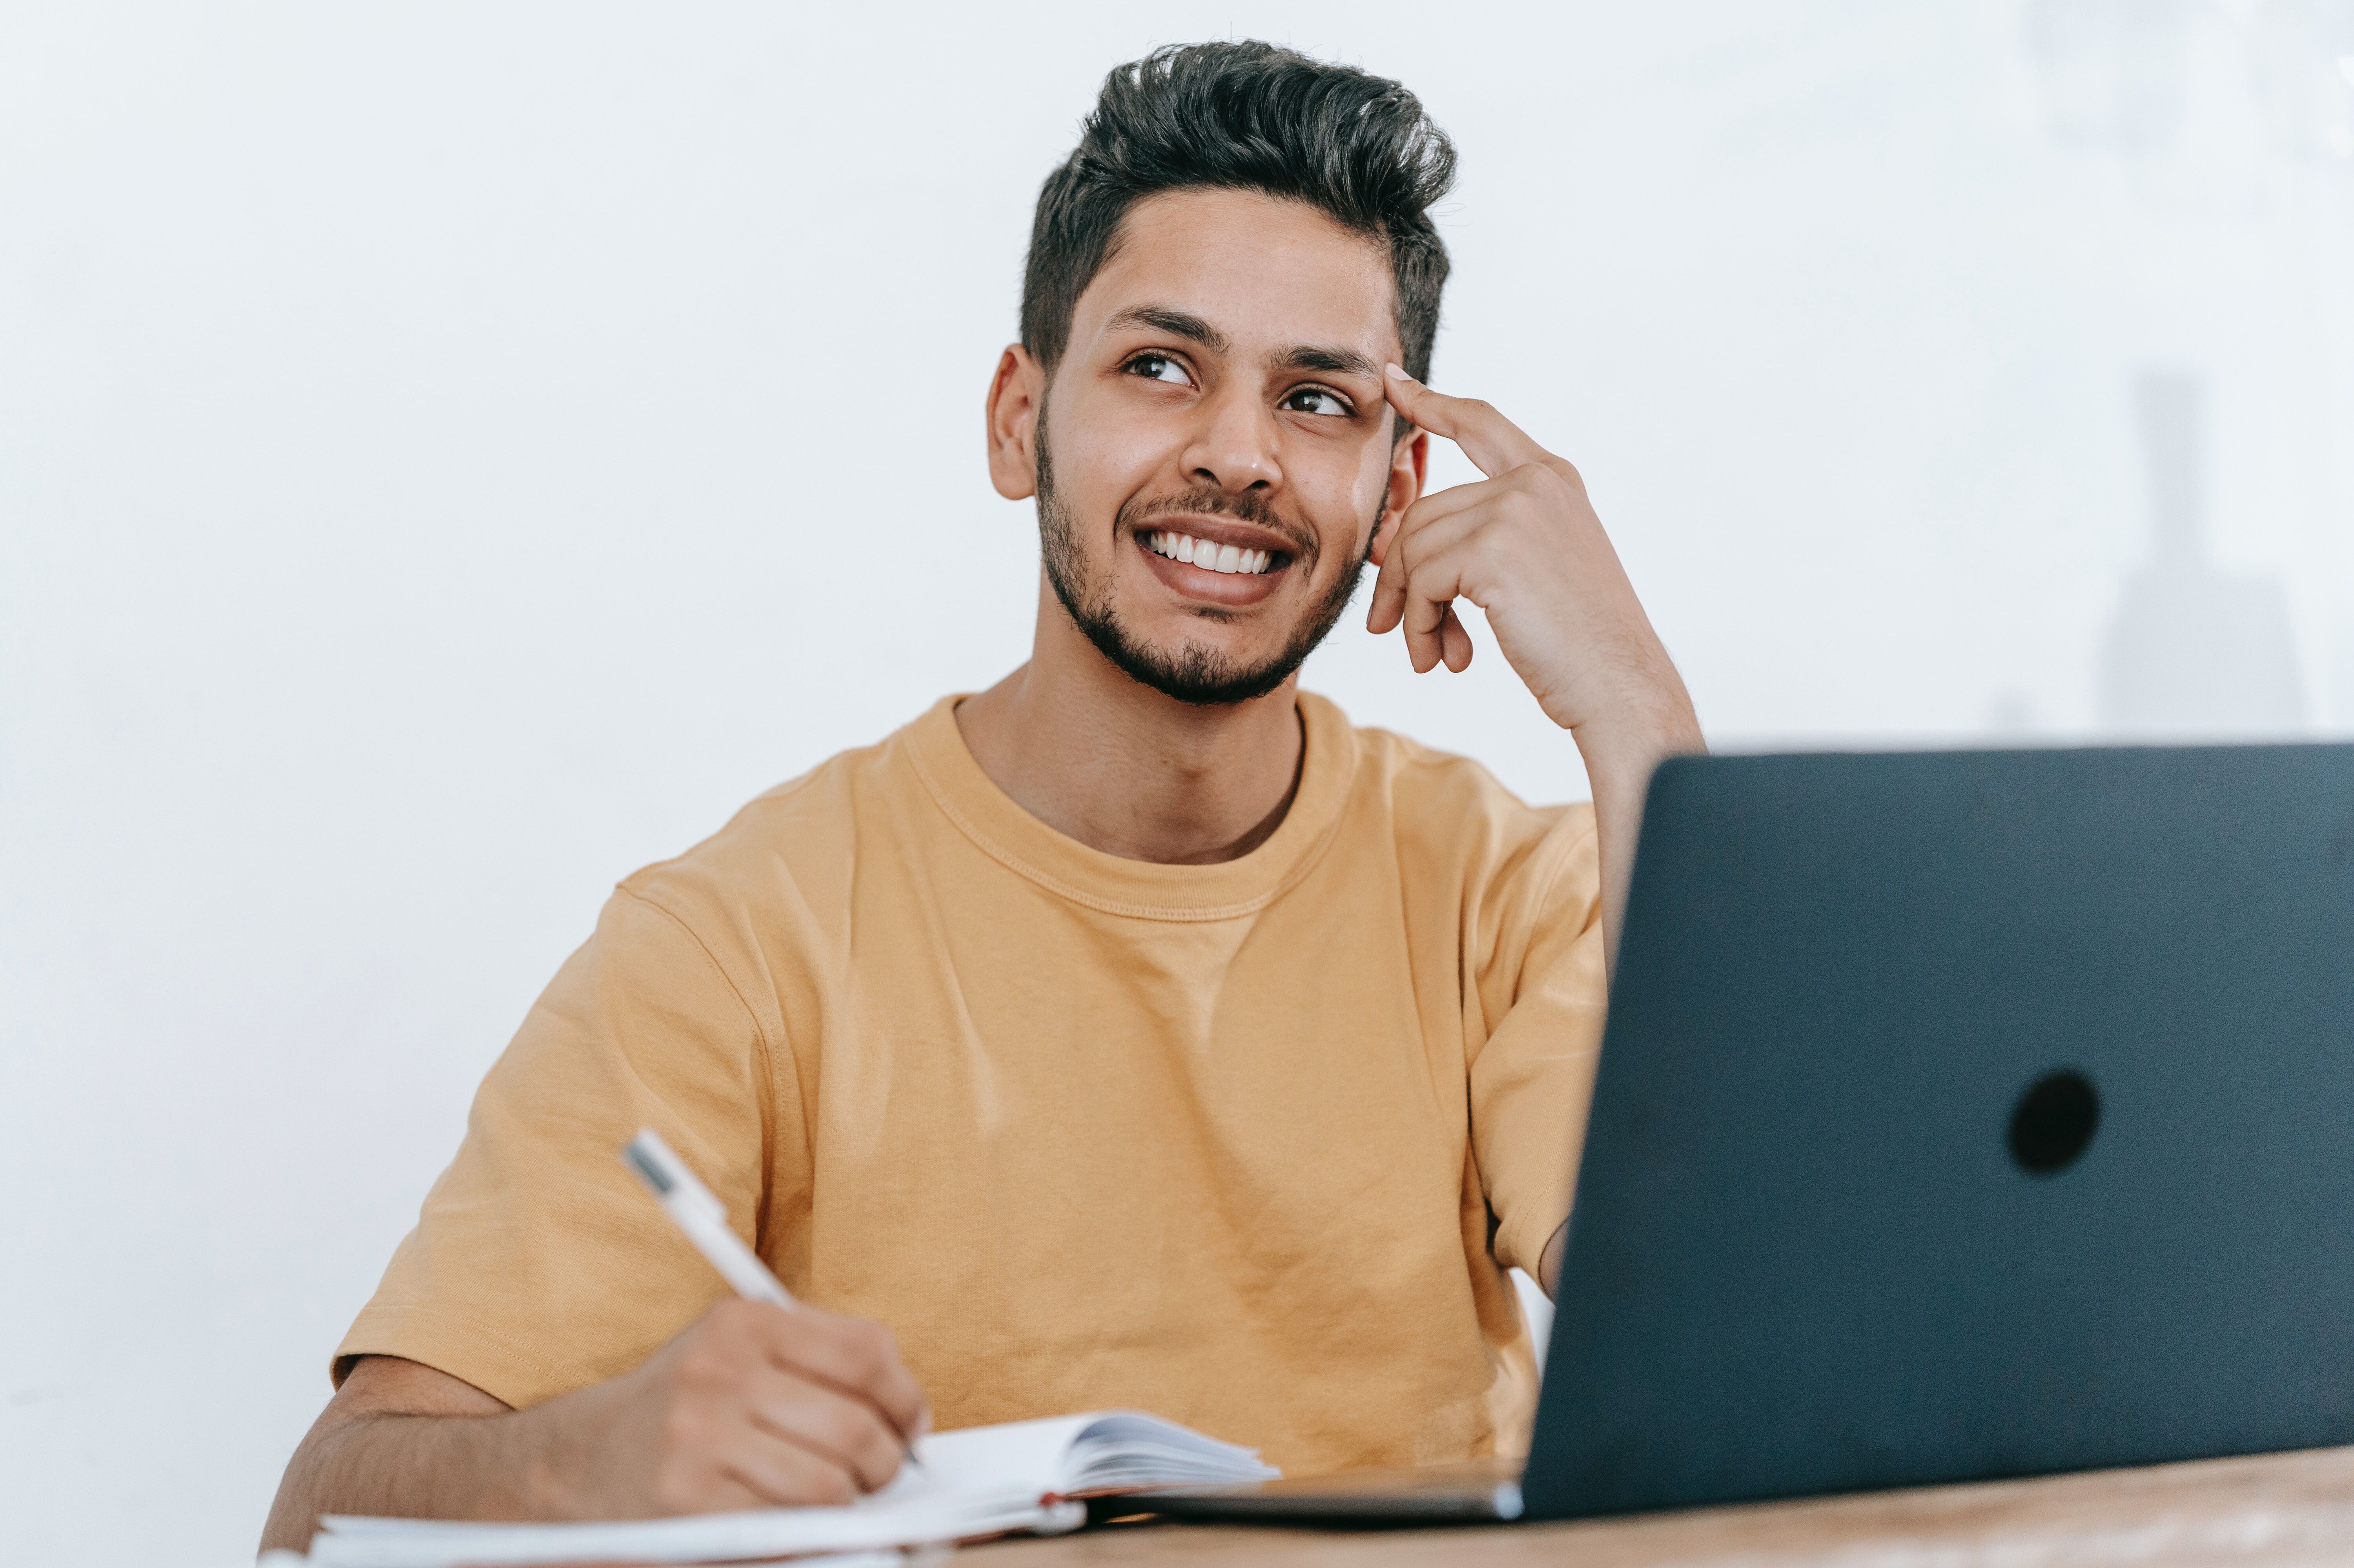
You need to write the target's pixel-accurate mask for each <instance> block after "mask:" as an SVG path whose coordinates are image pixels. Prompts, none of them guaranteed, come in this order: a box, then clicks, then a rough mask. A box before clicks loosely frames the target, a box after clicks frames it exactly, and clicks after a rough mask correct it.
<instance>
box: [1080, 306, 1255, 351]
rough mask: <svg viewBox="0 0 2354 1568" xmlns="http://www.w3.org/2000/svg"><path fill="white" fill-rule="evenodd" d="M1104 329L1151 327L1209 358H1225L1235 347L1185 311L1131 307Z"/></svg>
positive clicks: (1213, 329)
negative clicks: (1191, 345) (1207, 353)
mask: <svg viewBox="0 0 2354 1568" xmlns="http://www.w3.org/2000/svg"><path fill="white" fill-rule="evenodd" d="M1104 326H1105V328H1106V330H1108V331H1116V330H1118V329H1119V328H1120V327H1150V328H1151V329H1152V330H1153V331H1154V332H1165V333H1167V334H1170V335H1171V336H1172V337H1182V338H1183V339H1185V340H1186V341H1187V342H1189V343H1198V344H1201V345H1202V346H1203V347H1204V348H1206V349H1208V350H1209V351H1210V352H1211V353H1212V354H1225V353H1226V352H1227V351H1228V350H1230V349H1231V348H1232V347H1233V346H1234V345H1233V344H1230V343H1228V342H1227V341H1226V334H1225V333H1222V332H1220V331H1219V330H1218V329H1217V328H1215V327H1214V326H1212V325H1211V324H1210V323H1207V322H1205V321H1204V320H1203V319H1202V318H1201V317H1199V316H1197V315H1194V314H1193V313H1190V312H1187V311H1172V310H1171V309H1169V308H1168V307H1167V306H1165V305H1134V306H1131V307H1129V309H1127V310H1124V311H1122V312H1120V313H1119V314H1118V315H1116V316H1114V317H1112V318H1111V320H1109V321H1108V322H1106V323H1104Z"/></svg>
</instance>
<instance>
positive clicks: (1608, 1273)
mask: <svg viewBox="0 0 2354 1568" xmlns="http://www.w3.org/2000/svg"><path fill="white" fill-rule="evenodd" d="M2339 1443H2354V747H2347V746H2284V747H2187V748H2165V749H2159V748H2149V749H2140V748H2135V749H2114V750H2080V751H2056V750H2055V751H2023V752H1948V753H1935V754H1912V755H1861V756H1809V757H1757V758H1691V759H1685V760H1679V761H1674V762H1670V763H1669V764H1667V765H1666V766H1665V767H1664V768H1661V769H1660V770H1659V775H1658V777H1657V778H1656V779H1654V781H1653V783H1652V787H1651V794H1650V803H1649V814H1648V815H1647V816H1646V818H1645V821H1644V827H1643V837H1642V844H1641V849H1640V853H1638V856H1637V863H1636V872H1635V885H1634V892H1633V895H1632V900H1631V903H1630V905H1629V908H1628V921H1627V930H1626V938H1625V942H1624V951H1623V952H1622V954H1621V956H1620V960H1619V965H1618V971H1617V977H1616V979H1615V981H1614V984H1613V987H1612V993H1611V1005H1610V1021H1609V1025H1608V1030H1607V1033H1606V1039H1605V1044H1604V1048H1603V1053H1602V1063H1601V1070H1600V1078H1599V1081H1598V1083H1597V1085H1596V1094H1595V1101H1594V1112H1593V1122H1592V1126H1591V1128H1590V1130H1589V1132H1588V1135H1587V1138H1586V1140H1585V1157H1584V1160H1583V1162H1582V1165H1581V1167H1580V1170H1579V1172H1578V1180H1577V1200H1576V1205H1575V1212H1574V1214H1573V1217H1572V1220H1571V1224H1570V1234H1569V1242H1568V1249H1567V1253H1566V1255H1565V1258H1564V1264H1563V1267H1562V1285H1561V1298H1560V1303H1559V1308H1558V1310H1557V1312H1556V1315H1555V1317H1554V1321H1553V1340H1552V1346H1551V1350H1550V1352H1549V1357H1548V1361H1547V1366H1546V1372H1545V1380H1544V1391H1543V1396H1542V1399H1541V1402H1540V1406H1539V1411H1538V1415H1537V1425H1536V1433H1535V1441H1534V1444H1533V1446H1532V1450H1531V1453H1530V1456H1529V1459H1528V1463H1527V1465H1526V1467H1525V1468H1524V1470H1522V1471H1520V1472H1519V1473H1518V1474H1517V1475H1515V1474H1514V1473H1513V1471H1512V1468H1511V1467H1495V1466H1490V1467H1472V1468H1469V1469H1466V1470H1460V1471H1455V1472H1428V1473H1422V1474H1418V1475H1417V1474H1411V1473H1393V1474H1390V1475H1386V1476H1384V1475H1378V1474H1373V1473H1366V1474H1363V1475H1359V1476H1356V1477H1348V1478H1326V1479H1321V1480H1318V1479H1309V1480H1301V1481H1285V1482H1278V1483H1274V1484H1271V1485H1269V1486H1267V1487H1265V1488H1262V1489H1245V1490H1238V1491H1229V1492H1223V1493H1220V1494H1217V1495H1206V1494H1199V1493H1197V1494H1193V1495H1191V1496H1187V1497H1166V1498H1160V1499H1153V1501H1152V1503H1151V1506H1152V1507H1153V1508H1154V1509H1156V1510H1159V1511H1162V1512H1166V1513H1170V1514H1172V1515H1178V1516H1193V1517H1216V1518H1225V1519H1241V1518H1255V1519H1262V1520H1276V1519H1284V1518H1294V1519H1300V1520H1349V1519H1355V1520H1365V1521H1373V1520H1417V1519H1419V1520H1441V1519H1457V1520H1459V1519H1465V1518H1511V1517H1527V1518H1532V1519H1548V1518H1571V1517H1576V1516H1581V1515H1590V1514H1606V1513H1618V1512H1631V1511H1636V1510H1651V1509H1668V1508H1682V1507H1690V1506H1694V1505H1699V1504H1707V1503H1723V1502H1731V1501H1736V1500H1743V1499H1760V1498H1774V1497H1788V1496H1797V1495H1805V1494H1812V1493H1825V1492H1839V1491H1855V1490H1863V1489H1876V1488H1886V1487H1898V1486H1909V1485H1917V1484H1926V1483H1932V1482H1945V1481H1962V1480H1972V1479H1981V1478H1994V1477H2002V1476H2018V1475H2028V1474H2035V1473H2040V1472H2044V1471H2053V1470H2073V1469H2091V1468H2100V1467H2112V1466H2121V1465H2139V1464H2148V1463H2154V1462H2158V1461H2162V1460H2169V1459H2183V1458H2191V1457H2204V1456H2211V1455H2220V1454H2237V1453H2251V1452H2260V1451H2265V1450H2272V1449H2284V1448H2299V1447H2310V1446H2322V1445H2327V1444H2339Z"/></svg>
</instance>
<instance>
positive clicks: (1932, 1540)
mask: <svg viewBox="0 0 2354 1568" xmlns="http://www.w3.org/2000/svg"><path fill="white" fill-rule="evenodd" d="M959 1559H960V1560H961V1561H963V1562H964V1563H967V1564H968V1565H969V1568H1114V1565H1117V1568H1157V1565H1161V1564H1169V1565H1182V1564H1189V1563H1217V1564H1219V1565H1220V1568H1230V1565H1240V1564H1246V1563H1247V1564H1257V1563H1266V1564H1269V1565H1272V1568H1405V1564H1409V1563H1412V1564H1423V1563H1438V1564H1444V1565H1445V1568H1532V1565H1534V1564H1538V1563H1561V1564H1566V1565H1573V1568H1670V1565H1674V1568H1702V1565H1705V1568H1787V1565H1791V1564H1797V1563H1819V1564H1825V1565H1827V1568H2093V1565H2099V1568H2111V1565H2114V1568H2222V1565H2225V1564H2228V1565H2230V1568H2252V1565H2253V1564H2258V1563H2261V1564H2264V1565H2265V1568H2321V1565H2322V1564H2324V1563H2327V1564H2329V1565H2331V1568H2349V1564H2354V1448H2323V1449H2316V1450H2313V1451H2310V1452H2306V1453H2301V1454H2274V1455H2266V1456H2263V1457H2257V1458H2249V1459H2205V1460H2200V1461H2199V1462H2197V1463H2194V1464H2187V1465H2161V1466H2158V1467H2153V1468H2150V1469H2146V1470H2108V1471H2102V1472H2099V1473H2096V1474H2091V1475H2074V1476H2043V1477H2039V1478H2035V1479H2033V1480H2024V1481H1990V1482H1984V1483H1980V1484H1978V1485H1973V1486H1963V1487H1937V1488H1931V1489H1924V1490H1919V1491H1906V1492H1880V1493H1874V1494H1870V1495H1866V1496H1861V1497H1845V1498H1829V1499H1819V1500H1815V1501H1808V1502H1781V1503H1755V1504H1749V1505H1746V1506H1744V1507H1739V1508H1722V1509H1704V1510H1697V1511H1694V1512H1690V1513H1675V1514H1652V1515H1648V1516H1645V1517H1640V1518H1635V1519H1611V1520H1585V1521H1583V1522H1579V1523H1575V1524H1537V1525H1500V1526H1496V1527H1493V1528H1490V1529H1483V1530H1423V1531H1379V1532H1370V1531H1369V1532H1362V1533H1347V1532H1327V1531H1276V1530H1256V1529H1253V1530H1245V1529H1235V1528H1229V1527H1224V1526H1214V1525H1112V1526H1108V1527H1106V1528H1104V1529H1100V1530H1095V1531H1087V1532H1086V1533H1084V1534H1079V1535H1068V1536H1063V1537H1060V1538H1058V1539H1055V1540H1050V1541H1009V1542H998V1543H996V1544H993V1545H989V1546H979V1547H973V1548H971V1549H970V1550H969V1551H967V1552H961V1553H959Z"/></svg>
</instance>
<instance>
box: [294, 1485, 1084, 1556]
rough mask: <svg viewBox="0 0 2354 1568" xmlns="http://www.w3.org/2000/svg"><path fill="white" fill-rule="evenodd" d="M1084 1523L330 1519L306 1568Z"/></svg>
mask: <svg viewBox="0 0 2354 1568" xmlns="http://www.w3.org/2000/svg"><path fill="white" fill-rule="evenodd" d="M1086 1518H1087V1510H1086V1509H1085V1507H1084V1506H1082V1505H1080V1504H1076V1503H1072V1504H1067V1505H1065V1506H1064V1507H1061V1508H1057V1509H1044V1508H1041V1507H1040V1506H1039V1504H1038V1494H1037V1493H1036V1492H1035V1491H1030V1492H1026V1493H1023V1494H1021V1495H1020V1496H1019V1498H1018V1499H1013V1498H1009V1497H1008V1496H1007V1494H1005V1493H1003V1492H999V1493H995V1494H993V1495H976V1496H965V1495H953V1494H942V1495H939V1496H937V1497H934V1498H930V1499H911V1500H909V1501H907V1502H902V1503H892V1504H886V1503H885V1502H883V1501H882V1500H881V1494H877V1495H876V1496H875V1497H874V1498H869V1499H865V1500H864V1501H862V1502H859V1503H856V1504H854V1505H852V1506H850V1507H848V1508H801V1509H760V1510H748V1511H746V1512H741V1513H719V1514H698V1515H694V1516H690V1517H687V1518H683V1519H658V1520H620V1521H616V1522H612V1523H599V1524H471V1523H459V1522H454V1521H450V1520H413V1519H368V1518H356V1517H348V1516H340V1515H338V1516H331V1517H330V1518H328V1519H327V1520H324V1521H323V1522H324V1523H325V1525H326V1529H325V1530H323V1531H321V1532H320V1533H319V1534H318V1535H316V1536H314V1537H313V1538H312V1541H311V1552H310V1562H311V1563H312V1564H313V1568H457V1565H459V1564H465V1565H466V1568H534V1565H537V1564H553V1563H567V1564H569V1563H711V1562H726V1561H743V1560H746V1559H751V1558H773V1557H783V1556H791V1555H797V1554H800V1553H804V1552H855V1551H862V1550H872V1549H875V1548H878V1547H892V1546H914V1545H927V1544H929V1543H932V1542H946V1541H960V1540H966V1539H970V1538H973V1537H977V1536H984V1535H998V1534H1002V1533H1004V1532H1006V1531H1016V1530H1034V1531H1039V1532H1041V1533H1050V1532H1053V1531H1060V1530H1070V1529H1073V1528H1076V1526H1077V1525H1078V1524H1080V1523H1081V1522H1083V1521H1084V1520H1086Z"/></svg>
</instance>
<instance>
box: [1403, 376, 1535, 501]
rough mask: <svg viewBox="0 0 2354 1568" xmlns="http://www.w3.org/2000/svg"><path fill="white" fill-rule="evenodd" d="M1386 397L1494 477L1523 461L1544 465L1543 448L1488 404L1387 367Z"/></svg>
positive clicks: (1406, 415)
mask: <svg viewBox="0 0 2354 1568" xmlns="http://www.w3.org/2000/svg"><path fill="white" fill-rule="evenodd" d="M1382 392H1383V395H1384V396H1385V397H1388V398H1389V400H1390V406H1391V407H1392V408H1395V409H1396V410H1397V411H1398V413H1399V415H1400V416H1401V417H1403V418H1406V419H1409V420H1411V421H1412V422H1413V423H1414V424H1415V425H1416V426H1417V427H1418V428H1420V429H1426V430H1428V431H1429V432H1430V433H1431V434H1432V435H1434V436H1444V437H1446V438H1447V440H1450V441H1453V442H1454V443H1455V444H1456V445H1457V446H1458V447H1460V448H1462V449H1463V455H1464V456H1465V457H1468V458H1469V459H1470V460H1471V461H1472V463H1473V465H1474V466H1475V467H1477V468H1478V469H1479V471H1480V472H1481V473H1484V474H1486V475H1487V476H1488V477H1489V478H1490V479H1495V478H1497V477H1499V476H1500V475H1502V474H1506V473H1509V472H1511V471H1512V470H1513V469H1516V468H1519V467H1520V466H1521V465H1522V464H1523V463H1532V462H1543V461H1545V458H1546V456H1547V453H1546V452H1545V450H1544V449H1543V447H1541V446H1539V445H1537V444H1536V442H1534V441H1532V440H1530V439H1529V437H1528V435H1527V433H1526V432H1524V431H1523V430H1522V429H1521V428H1520V427H1519V426H1518V425H1515V424H1514V423H1512V421H1511V420H1510V419H1507V418H1504V416H1503V415H1501V414H1500V413H1498V412H1497V411H1496V409H1495V408H1493V407H1492V406H1491V405H1490V404H1487V403H1482V402H1480V401H1479V400H1478V399H1477V398H1472V397H1448V396H1447V394H1446V393H1444V392H1434V391H1432V390H1431V389H1430V388H1429V387H1425V386H1424V385H1423V384H1422V383H1421V382H1419V381H1416V379H1415V378H1414V377H1413V376H1408V375H1407V374H1406V373H1405V370H1404V369H1403V368H1402V367H1400V366H1395V365H1391V366H1384V374H1383V376H1382Z"/></svg>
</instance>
